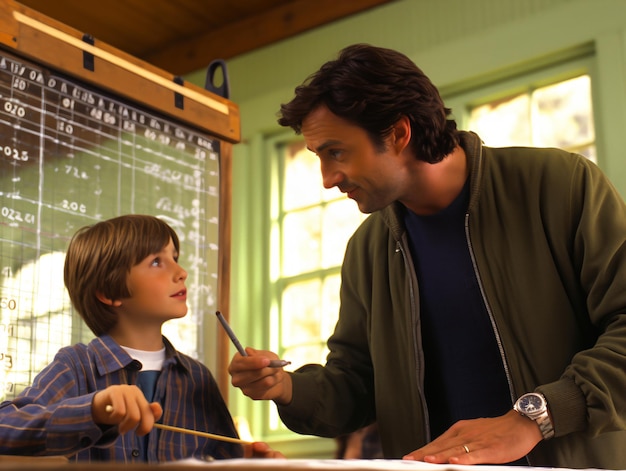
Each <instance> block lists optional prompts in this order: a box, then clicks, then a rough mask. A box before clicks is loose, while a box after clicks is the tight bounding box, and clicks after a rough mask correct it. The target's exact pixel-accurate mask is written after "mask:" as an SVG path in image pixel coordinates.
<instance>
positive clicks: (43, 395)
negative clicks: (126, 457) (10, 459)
mask: <svg viewBox="0 0 626 471" xmlns="http://www.w3.org/2000/svg"><path fill="white" fill-rule="evenodd" d="M73 371H74V370H73V369H72V368H71V367H69V366H68V364H67V363H66V362H65V361H64V360H63V354H62V353H58V354H57V356H56V358H55V359H54V361H53V362H52V363H50V364H49V365H48V366H47V367H46V368H45V369H44V370H42V371H41V373H39V374H38V375H37V376H36V378H35V380H34V381H33V385H32V386H31V387H28V388H26V389H25V390H24V391H23V392H22V393H21V394H20V395H19V396H18V397H17V398H15V399H14V400H11V401H4V402H3V403H2V404H0V454H7V455H29V456H33V455H70V454H74V453H75V452H78V451H80V450H82V449H84V448H87V447H89V446H92V445H94V444H97V443H98V441H99V440H106V441H107V442H108V440H112V439H115V438H116V437H117V432H116V431H115V433H113V434H112V436H111V437H109V434H106V437H108V439H107V438H106V437H105V434H103V430H102V429H101V428H100V427H98V425H96V424H95V423H94V421H93V420H92V416H91V403H92V399H93V393H92V394H87V395H83V396H77V395H76V391H77V387H76V378H75V375H74V373H73ZM115 430H116V429H115ZM98 444H100V443H98Z"/></svg>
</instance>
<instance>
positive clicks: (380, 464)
mask: <svg viewBox="0 0 626 471" xmlns="http://www.w3.org/2000/svg"><path fill="white" fill-rule="evenodd" d="M114 466H121V467H122V468H124V469H128V470H129V471H144V470H148V469H155V468H158V469H159V470H163V471H186V470H189V469H190V468H196V469H197V468H205V469H207V470H210V471H264V470H265V471H270V470H271V471H280V470H285V471H288V470H298V471H306V470H318V471H383V470H384V471H397V470H400V471H446V470H463V471H521V470H524V471H527V470H531V469H537V470H539V469H542V470H543V471H545V468H528V467H519V466H515V467H514V466H455V465H434V464H428V463H422V462H416V461H402V460H334V459H326V460H304V459H286V460H278V459H276V460H275V459H233V460H218V461H200V460H193V459H190V460H183V461H176V462H172V463H162V464H158V465H148V464H133V465H118V464H116V465H114ZM112 467H113V466H112V463H70V462H68V461H67V460H66V459H65V458H62V457H51V458H33V457H8V456H0V471H26V470H29V471H31V470H38V469H42V470H46V471H80V470H85V471H101V470H102V471H104V470H107V471H109V470H111V468H112ZM563 469H565V468H563ZM577 471H579V470H577Z"/></svg>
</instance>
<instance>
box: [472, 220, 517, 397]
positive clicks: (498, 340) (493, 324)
mask: <svg viewBox="0 0 626 471" xmlns="http://www.w3.org/2000/svg"><path fill="white" fill-rule="evenodd" d="M465 239H466V240H467V248H468V249H469V253H470V258H471V259H472V268H473V269H474V275H476V281H477V282H478V287H479V288H480V295H481V297H482V300H483V303H485V309H486V310H487V314H488V315H489V322H491V328H492V329H493V333H494V335H495V337H496V343H497V344H498V350H499V351H500V358H501V359H502V365H503V367H504V374H505V375H506V382H507V384H508V386H509V395H510V396H511V403H513V402H515V395H514V392H513V381H512V380H511V372H510V371H509V363H508V362H507V360H506V355H505V353H504V347H503V346H502V339H501V338H500V332H499V331H498V326H497V325H496V321H495V319H494V317H493V312H492V311H491V306H490V305H489V302H488V301H487V296H486V295H485V289H484V287H483V280H482V279H481V277H480V273H478V265H477V264H476V257H475V256H474V247H473V246H472V241H471V239H470V234H469V213H465Z"/></svg>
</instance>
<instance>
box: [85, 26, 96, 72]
mask: <svg viewBox="0 0 626 471" xmlns="http://www.w3.org/2000/svg"><path fill="white" fill-rule="evenodd" d="M83 41H84V42H86V43H87V44H89V45H90V46H93V45H94V44H95V43H96V41H95V40H94V38H93V36H92V35H91V34H87V33H85V34H83ZM83 67H84V68H85V69H87V70H89V71H90V72H93V71H94V70H96V65H95V62H94V57H93V54H91V53H90V52H87V51H83Z"/></svg>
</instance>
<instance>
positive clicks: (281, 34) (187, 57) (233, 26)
mask: <svg viewBox="0 0 626 471" xmlns="http://www.w3.org/2000/svg"><path fill="white" fill-rule="evenodd" d="M390 1H393V0H315V1H311V0H291V1H289V2H285V4H283V5H281V6H279V7H277V8H274V9H272V10H269V11H267V12H265V13H262V14H260V15H256V16H254V17H252V18H244V19H241V20H239V21H236V22H234V23H230V24H227V25H226V26H224V27H222V28H220V29H217V30H213V31H211V32H208V33H206V34H202V35H200V36H197V37H195V38H191V39H184V40H181V41H179V42H175V43H173V44H171V45H170V46H168V47H166V48H163V49H161V50H160V51H158V52H156V53H154V54H147V55H144V56H143V57H142V59H143V60H145V61H147V62H150V63H151V64H153V65H156V66H157V67H161V68H163V69H166V70H168V71H169V72H171V73H173V74H175V75H183V74H186V73H190V72H193V71H196V70H200V69H202V68H204V67H206V66H207V65H208V64H209V63H210V62H211V61H212V60H214V59H225V60H226V59H230V58H232V57H235V56H237V55H239V54H243V53H245V52H248V51H250V50H253V49H256V48H259V47H262V46H267V45H268V44H272V43H274V42H277V41H280V40H282V39H285V38H288V37H291V36H294V35H296V34H299V33H302V32H304V31H307V30H310V29H312V28H315V27H317V26H321V25H324V24H326V23H329V22H330V21H334V20H338V19H340V18H343V17H345V16H348V15H351V14H354V13H358V12H361V11H364V10H367V9H369V8H372V7H375V6H378V5H382V4H384V3H388V2H390Z"/></svg>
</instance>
